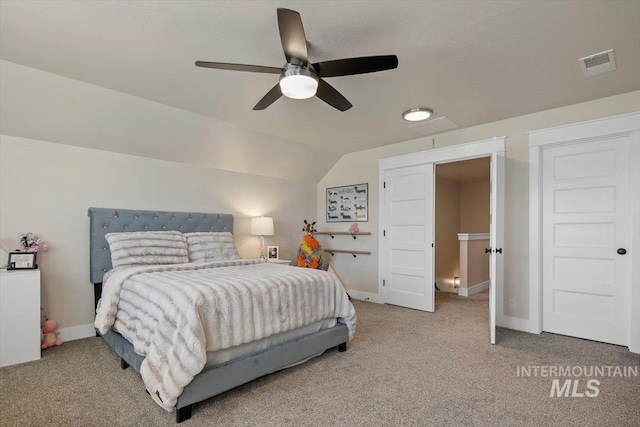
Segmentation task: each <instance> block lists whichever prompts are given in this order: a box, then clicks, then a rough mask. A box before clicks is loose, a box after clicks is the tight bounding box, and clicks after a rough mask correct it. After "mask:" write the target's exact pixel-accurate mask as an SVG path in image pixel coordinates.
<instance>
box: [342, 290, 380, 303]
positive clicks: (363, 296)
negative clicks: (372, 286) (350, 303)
mask: <svg viewBox="0 0 640 427" xmlns="http://www.w3.org/2000/svg"><path fill="white" fill-rule="evenodd" d="M347 293H348V294H349V295H351V298H353V299H357V300H360V301H367V302H375V303H376V304H384V298H383V297H382V295H380V294H374V293H373V292H365V291H356V290H352V289H347Z"/></svg>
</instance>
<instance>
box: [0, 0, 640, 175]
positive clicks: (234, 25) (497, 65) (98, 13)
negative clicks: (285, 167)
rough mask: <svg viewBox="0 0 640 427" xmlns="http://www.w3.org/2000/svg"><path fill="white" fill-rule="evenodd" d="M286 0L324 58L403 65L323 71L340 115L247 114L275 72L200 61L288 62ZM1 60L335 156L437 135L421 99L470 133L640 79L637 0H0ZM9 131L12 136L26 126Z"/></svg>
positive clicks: (144, 151) (273, 110)
mask: <svg viewBox="0 0 640 427" xmlns="http://www.w3.org/2000/svg"><path fill="white" fill-rule="evenodd" d="M278 7H286V8H290V9H294V10H297V11H298V12H300V14H301V16H302V21H303V24H304V28H305V32H306V36H307V39H308V40H309V42H310V47H309V55H310V58H311V60H312V61H314V62H318V61H324V60H330V59H339V58H348V57H357V56H367V55H387V54H395V55H397V56H398V59H399V66H398V68H397V69H395V70H391V71H384V72H379V73H373V74H365V75H357V76H349V77H336V78H331V79H327V80H328V81H329V83H331V84H332V85H333V86H334V87H335V88H336V89H338V90H339V91H340V92H341V93H342V94H343V95H344V96H345V97H346V98H347V99H349V101H351V103H352V104H353V108H352V109H350V110H348V111H346V112H343V113H341V112H339V111H337V110H335V109H333V108H331V107H329V106H328V105H327V104H325V103H323V102H322V101H320V100H319V99H317V98H311V99H308V100H291V99H287V98H284V97H283V98H281V99H280V100H278V101H276V103H275V104H273V105H272V106H271V107H269V108H267V109H266V110H264V111H253V110H252V107H253V106H254V105H255V104H256V102H257V101H258V100H259V99H260V98H261V97H262V96H263V95H264V94H265V93H266V92H267V91H268V90H269V89H270V88H271V87H273V86H274V84H276V83H277V75H270V74H253V73H241V72H230V71H221V70H212V69H203V68H197V67H195V66H194V61H196V60H203V61H219V62H235V63H243V64H257V65H267V66H274V67H281V66H282V65H283V64H284V61H285V60H284V57H283V53H282V47H281V44H280V39H279V35H278V25H277V21H276V8H278ZM608 49H614V50H615V56H616V61H617V66H618V69H617V71H614V72H611V73H608V74H602V75H598V76H594V77H590V78H584V77H583V75H582V72H581V70H580V67H579V65H578V59H579V58H581V57H584V56H588V55H591V54H595V53H598V52H602V51H605V50H608ZM0 59H3V60H4V61H8V62H12V63H16V64H20V65H24V66H27V67H32V68H35V69H38V70H42V71H46V72H48V73H53V74H56V75H59V76H64V77H67V78H70V79H74V80H78V81H81V82H86V83H90V84H92V85H96V86H99V87H102V88H106V89H110V90H113V91H117V92H120V93H123V94H128V95H132V96H135V97H138V98H142V99H146V100H150V101H154V102H156V103H160V104H164V105H166V106H170V107H174V108H176V109H180V110H184V111H187V112H191V113H195V114H197V115H199V116H201V117H203V118H207V119H212V120H216V121H219V122H225V123H228V124H231V125H233V127H234V128H235V129H237V130H238V132H245V135H244V136H243V137H242V138H241V139H243V140H244V139H247V136H246V132H249V133H250V134H251V135H253V137H252V138H255V139H260V137H259V135H264V136H265V138H264V139H265V141H267V143H268V142H269V141H275V140H277V141H279V144H281V145H282V144H284V146H282V147H275V145H277V144H275V143H274V144H275V145H274V147H275V148H274V149H277V150H282V151H281V152H280V153H279V155H284V154H285V153H287V152H291V147H294V146H295V147H298V148H296V150H298V151H300V150H310V151H309V153H311V154H309V157H311V158H313V157H323V156H324V158H325V160H326V161H327V163H328V164H329V163H331V162H334V161H335V160H336V159H337V158H338V157H339V156H340V155H341V154H344V153H348V152H353V151H358V150H363V149H367V148H372V147H377V146H381V145H386V144H391V143H396V142H400V141H405V140H410V139H415V138H419V137H422V136H424V135H425V134H428V133H429V132H428V130H427V131H425V129H428V126H427V127H422V128H421V127H415V128H412V127H411V126H410V125H409V123H407V122H405V121H403V120H402V118H401V113H402V111H404V110H406V109H408V108H411V107H417V106H424V107H430V108H432V109H433V110H434V111H435V115H434V117H435V118H439V117H443V116H445V117H446V118H447V119H448V120H449V121H451V122H452V123H453V124H451V125H450V126H457V127H459V128H462V127H469V126H474V125H478V124H482V123H487V122H492V121H496V120H500V119H505V118H509V117H515V116H519V115H523V114H528V113H532V112H535V111H542V110H546V109H550V108H555V107H560V106H564V105H570V104H574V103H578V102H583V101H588V100H592V99H597V98H601V97H605V96H610V95H615V94H619V93H624V92H629V91H632V90H637V89H640V2H638V1H613V0H611V1H553V2H549V1H527V2H517V1H491V2H489V1H475V0H474V1H448V2H446V1H397V0H396V1H388V2H383V1H370V2H362V1H313V2H311V1H273V2H272V1H268V2H265V1H261V2H257V1H256V2H245V1H212V2H204V1H131V2H112V1H91V2H78V1H51V2H40V1H38V2H32V1H2V2H1V4H0ZM18 74H19V73H18ZM0 96H3V95H0ZM14 96H19V93H16V94H14ZM4 101H5V105H4V106H3V114H7V115H6V117H3V119H7V120H9V121H11V120H13V118H14V116H15V115H16V114H13V115H11V114H8V113H7V111H9V110H11V108H12V107H11V106H7V105H6V104H7V102H6V99H5V100H4ZM12 102H13V101H12ZM5 125H6V126H7V127H5V129H10V132H11V133H14V134H15V133H20V128H21V126H24V127H26V126H28V124H27V123H24V124H20V123H17V122H16V123H5V124H3V126H5ZM32 125H33V124H32ZM25 132H26V130H25ZM230 132H231V131H230ZM256 135H257V136H256ZM249 139H251V138H249ZM229 141H233V138H229ZM138 143H139V144H142V142H138ZM163 143H166V144H173V143H175V142H174V141H173V142H172V140H167V141H166V142H159V143H158V146H155V145H154V146H148V145H147V146H144V147H142V146H140V147H138V148H137V150H138V151H139V153H140V155H148V156H149V157H162V156H161V155H160V154H159V153H160V152H161V151H162V150H165V151H166V150H167V149H170V147H165V146H162V145H161V144H163ZM131 144H136V141H135V140H132V141H131ZM292 144H293V145H292ZM98 145H100V144H98ZM100 148H102V149H107V150H109V149H110V148H109V143H108V141H105V142H104V143H102V145H101V147H100ZM183 149H184V150H191V149H192V150H193V153H191V155H190V156H189V155H185V159H187V158H188V159H187V160H185V161H186V162H191V160H189V159H191V158H193V159H198V158H199V157H202V154H199V152H198V150H202V147H201V146H200V145H197V146H194V147H191V148H190V147H188V146H187V147H183ZM154 150H155V151H154ZM114 151H118V149H116V148H114ZM136 153H137V152H136ZM322 153H324V154H322ZM320 169H325V172H326V168H320ZM322 174H323V172H322V170H319V171H318V172H317V173H315V174H314V177H313V179H317V178H318V176H317V175H319V176H320V177H321V176H322Z"/></svg>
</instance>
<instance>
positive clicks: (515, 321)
mask: <svg viewBox="0 0 640 427" xmlns="http://www.w3.org/2000/svg"><path fill="white" fill-rule="evenodd" d="M496 325H497V326H499V327H501V328H507V329H514V330H516V331H522V332H528V333H531V334H536V333H539V332H536V331H534V330H532V329H531V325H532V323H531V321H530V320H527V319H522V318H520V317H512V316H502V317H498V318H497V319H496Z"/></svg>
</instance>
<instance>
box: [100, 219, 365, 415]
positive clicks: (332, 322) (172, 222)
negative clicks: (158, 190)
mask: <svg viewBox="0 0 640 427" xmlns="http://www.w3.org/2000/svg"><path fill="white" fill-rule="evenodd" d="M88 215H89V218H90V234H89V236H90V275H91V283H93V285H94V291H95V304H96V307H97V306H98V301H99V300H100V298H101V297H102V296H103V279H104V277H105V274H106V273H107V272H109V271H110V270H111V269H112V263H111V252H110V247H109V243H108V242H107V238H106V236H107V234H109V233H123V232H124V233H129V232H131V233H135V232H140V231H156V232H158V231H174V232H180V233H194V232H232V230H233V216H232V215H230V214H214V213H185V212H156V211H140V210H124V209H106V208H90V209H89V212H88ZM127 236H129V235H128V234H127ZM166 270H169V271H166ZM176 274H178V275H180V276H179V277H181V278H183V277H186V276H189V277H192V276H193V277H200V275H206V277H207V278H209V277H212V278H215V280H220V281H221V283H220V285H221V286H222V284H224V282H225V280H227V281H230V280H231V279H228V278H227V276H231V277H236V276H238V275H242V276H243V278H244V277H247V280H251V279H252V278H254V280H256V281H257V282H256V283H258V282H260V283H262V282H261V281H266V280H267V279H266V277H268V278H269V279H268V280H269V281H270V282H273V283H277V286H279V287H282V286H284V283H285V282H287V283H288V282H289V281H293V280H294V279H293V278H294V277H295V280H299V279H300V277H303V276H304V277H303V279H304V280H307V279H306V276H305V275H307V274H311V275H325V276H322V277H321V278H320V279H321V280H322V281H325V280H329V279H327V277H328V276H330V275H328V273H324V272H318V271H315V270H309V269H299V268H297V267H288V266H282V265H274V264H269V263H264V262H261V261H259V260H240V261H230V262H208V263H204V264H197V265H194V263H189V264H188V265H187V264H178V265H175V266H171V267H170V268H165V267H164V266H151V267H144V268H140V270H139V271H135V272H134V271H133V270H131V271H125V272H123V271H118V269H114V272H111V273H110V275H111V277H110V278H109V279H108V280H109V282H108V286H106V287H105V290H104V292H105V297H104V298H103V305H104V304H107V303H109V301H111V300H112V299H113V297H112V295H114V292H116V291H114V289H115V288H114V283H120V284H121V286H124V285H122V284H125V285H126V284H129V283H130V282H132V283H134V282H135V280H136V279H141V278H144V280H147V281H149V280H151V281H154V280H157V281H158V283H161V282H162V280H165V279H164V278H165V276H171V277H173V276H175V275H176ZM234 275H235V276H234ZM289 277H292V278H291V279H290V278H289ZM161 279H162V280H161ZM166 280H168V279H166ZM181 280H182V279H181ZM184 280H187V279H184ZM189 280H191V279H189ZM207 280H213V279H207ZM309 280H315V279H314V278H311V279H309ZM330 280H333V279H330ZM292 283H293V282H292ZM327 283H328V282H327ZM153 284H154V285H155V284H156V282H153ZM131 286H132V285H131ZM217 286H218V283H216V287H217ZM305 286H306V285H305ZM337 286H339V285H337ZM339 288H340V291H335V294H336V296H335V299H336V302H335V304H336V306H337V305H339V304H342V305H343V307H344V303H343V302H342V301H343V300H342V294H341V293H343V292H344V291H343V290H342V287H341V286H339ZM250 289H254V288H253V287H252V288H250ZM291 289H294V291H295V289H303V288H302V287H301V288H297V287H295V288H294V287H292V288H291ZM331 289H333V288H331ZM294 291H291V290H289V291H288V292H294ZM180 292H183V291H182V290H181V291H180ZM185 292H186V291H185ZM269 292H271V291H269ZM295 292H297V291H295ZM300 292H302V291H300ZM331 292H333V290H332V291H331ZM305 295H306V294H305ZM344 297H345V298H347V297H346V293H345V294H344ZM292 298H293V297H292ZM332 298H333V297H332ZM297 299H298V300H299V299H300V297H297ZM338 300H339V302H338ZM105 301H106V302H105ZM253 301H257V299H256V298H255V297H253ZM301 301H303V302H301V303H300V304H303V305H312V304H310V303H309V304H307V302H304V299H303V300H301ZM314 301H315V299H314ZM347 301H348V299H347ZM236 303H237V301H233V304H236ZM233 304H231V303H229V306H230V307H231V306H234V305H233ZM348 304H349V306H350V309H353V306H351V305H350V303H348ZM255 305H256V306H257V305H258V304H257V303H256V304H255ZM261 310H262V308H261ZM336 310H337V309H336ZM253 311H255V310H253ZM347 311H348V310H347ZM347 311H345V309H344V308H343V310H342V311H341V313H347ZM102 312H108V311H107V310H106V309H102ZM336 312H337V311H336ZM101 316H102V317H104V316H105V315H104V314H102V313H100V312H99V313H98V315H97V316H96V324H98V323H99V322H98V319H99V317H101ZM182 317H189V316H181V318H182ZM190 317H193V318H195V319H201V318H202V317H203V316H202V314H199V315H192V316H190ZM345 318H347V319H348V321H344V319H343V318H335V319H322V320H321V321H320V320H318V321H317V322H314V323H313V324H312V325H311V326H309V325H306V326H304V327H303V326H301V325H298V324H296V326H295V329H292V330H289V331H286V332H282V333H278V334H274V335H273V337H270V336H269V334H268V333H266V332H263V333H262V334H261V335H259V338H261V339H260V340H255V342H250V343H246V344H242V345H236V346H233V347H231V348H224V346H221V349H220V350H219V351H212V352H209V351H208V349H207V353H206V363H204V365H202V366H204V367H203V368H202V370H201V371H198V373H197V374H196V373H194V374H193V376H192V379H191V378H189V380H188V381H189V382H188V384H186V385H185V386H184V387H183V388H181V389H180V392H179V395H177V394H176V395H177V397H176V398H175V399H174V400H167V402H171V405H172V407H171V409H175V412H176V421H177V422H178V423H180V422H182V421H185V420H187V419H189V418H191V415H192V409H193V405H194V404H195V403H197V402H200V401H203V400H206V399H208V398H210V397H213V396H215V395H217V394H220V393H223V392H225V391H227V390H230V389H232V388H234V387H237V386H239V385H242V384H245V383H247V382H250V381H252V380H254V379H256V378H259V377H261V376H264V375H267V374H270V373H273V372H275V371H278V370H280V369H284V368H286V367H289V366H292V365H295V364H298V363H302V362H304V361H306V360H308V359H310V358H312V357H315V356H318V355H320V354H322V353H323V352H324V351H326V350H328V349H330V348H333V347H337V348H338V350H339V351H340V352H343V351H346V349H347V341H348V340H349V337H350V334H352V333H353V330H354V328H355V312H353V315H352V316H351V315H348V316H347V315H345ZM201 320H202V319H201ZM243 322H245V323H250V322H249V321H244V320H243ZM254 323H256V321H255V319H254ZM164 327H165V326H164V325H163V328H164ZM166 327H170V326H166ZM173 327H174V329H175V328H177V326H173ZM292 328H293V327H292ZM98 329H100V330H101V333H98V335H100V336H102V337H103V338H104V340H105V341H106V342H107V343H108V345H109V346H110V347H111V348H112V349H113V350H114V351H115V352H116V353H117V354H118V355H119V356H120V358H121V367H122V368H123V369H126V368H127V367H129V366H130V367H132V368H133V369H135V370H136V371H138V372H139V373H141V375H142V376H143V379H145V372H147V376H148V371H149V370H150V368H149V365H151V366H152V367H154V368H155V365H153V361H152V359H153V360H154V361H155V360H157V359H159V358H158V357H155V358H154V354H153V353H152V352H151V353H144V352H143V354H147V357H146V358H145V357H144V356H142V355H141V354H139V353H140V348H139V347H136V349H137V350H138V352H136V351H135V350H134V344H132V342H134V343H135V345H136V346H138V345H139V344H138V343H137V342H136V341H135V340H132V341H130V340H128V339H126V338H125V337H123V335H127V333H130V331H127V330H126V329H123V328H121V329H119V330H120V331H121V332H122V335H121V334H120V333H118V332H116V331H115V330H114V329H111V328H110V329H105V328H104V325H103V326H101V327H100V328H98ZM265 329H268V328H265ZM159 330H160V329H159ZM185 330H187V331H190V330H191V328H187V329H185ZM140 334H142V333H140ZM158 334H162V331H160V332H159V333H158ZM180 334H182V331H180ZM221 335H224V334H221ZM236 335H237V334H236ZM210 336H211V334H210V333H208V334H207V337H210ZM230 339H231V338H229V340H230ZM229 340H227V342H231V341H229ZM238 342H240V341H238ZM183 346H184V345H183ZM189 347H195V346H193V343H189ZM176 351H177V350H176ZM196 353H197V352H196ZM200 353H202V351H201V352H200ZM160 359H163V358H160ZM163 360H164V359H163ZM185 364H186V362H185ZM198 369H199V368H198ZM151 370H153V369H151ZM145 385H146V387H147V392H148V393H149V394H150V396H152V398H154V400H155V401H156V403H158V404H159V405H161V406H163V405H162V403H165V405H164V406H163V407H164V408H165V409H168V408H167V406H166V404H167V402H164V401H163V400H162V399H161V397H163V396H164V395H161V394H159V393H158V391H156V392H155V393H154V389H153V388H152V389H151V390H149V388H150V387H149V385H148V382H147V379H145ZM154 394H157V396H155V395H154ZM161 402H162V403H161ZM173 402H175V405H173Z"/></svg>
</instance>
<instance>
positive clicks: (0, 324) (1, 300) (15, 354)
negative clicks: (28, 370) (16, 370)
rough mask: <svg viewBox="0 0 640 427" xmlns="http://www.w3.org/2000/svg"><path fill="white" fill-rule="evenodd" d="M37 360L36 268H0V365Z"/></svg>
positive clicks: (38, 310) (38, 298)
mask: <svg viewBox="0 0 640 427" xmlns="http://www.w3.org/2000/svg"><path fill="white" fill-rule="evenodd" d="M38 359H40V270H9V271H7V270H0V366H8V365H15V364H16V363H22V362H28V361H30V360H38Z"/></svg>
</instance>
